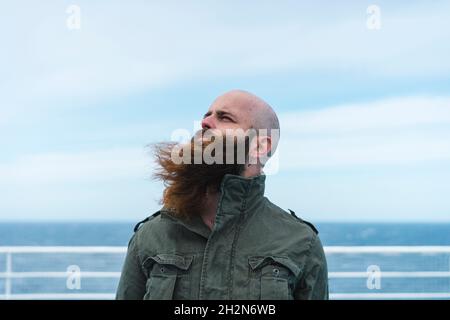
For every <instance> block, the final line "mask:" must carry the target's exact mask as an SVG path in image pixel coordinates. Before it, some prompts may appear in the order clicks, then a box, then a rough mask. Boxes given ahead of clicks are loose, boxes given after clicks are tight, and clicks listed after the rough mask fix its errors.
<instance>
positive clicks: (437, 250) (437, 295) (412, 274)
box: [0, 246, 450, 299]
mask: <svg viewBox="0 0 450 320" xmlns="http://www.w3.org/2000/svg"><path fill="white" fill-rule="evenodd" d="M324 250H325V253H326V255H327V257H330V256H331V255H335V254H385V255H390V254H391V255H392V254H393V255H396V254H450V246H328V247H324ZM126 251H127V248H126V247H37V246H28V247H0V255H1V254H3V255H5V271H4V272H0V280H2V279H4V281H5V282H4V293H3V294H0V299H113V298H114V296H115V293H114V292H105V293H26V294H13V293H12V279H18V278H67V277H68V276H69V273H68V272H60V271H31V272H30V271H14V270H13V256H14V254H19V253H23V254H32V253H36V254H39V253H41V254H42V253H76V254H94V253H101V254H105V253H106V254H125V253H126ZM1 269H2V268H0V270H1ZM79 276H80V277H82V278H120V272H106V271H80V273H79ZM328 276H329V278H330V279H335V278H349V279H350V278H367V277H368V273H367V272H360V271H343V272H329V273H328ZM380 276H382V277H383V278H445V279H450V270H449V271H383V272H380ZM330 299H450V288H449V292H444V293H442V292H406V293H405V292H401V293H400V292H399V293H396V292H394V293H364V292H355V293H330Z"/></svg>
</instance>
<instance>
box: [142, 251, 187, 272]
mask: <svg viewBox="0 0 450 320" xmlns="http://www.w3.org/2000/svg"><path fill="white" fill-rule="evenodd" d="M193 258H194V257H193V256H189V255H188V256H182V255H178V254H170V253H160V254H157V255H155V256H152V257H149V258H147V259H146V260H145V262H144V266H146V267H148V266H149V264H153V263H155V262H156V263H158V264H162V265H171V266H175V267H177V268H179V269H181V270H188V269H189V267H190V266H191V263H192V260H193Z"/></svg>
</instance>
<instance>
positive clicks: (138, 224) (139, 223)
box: [134, 211, 161, 232]
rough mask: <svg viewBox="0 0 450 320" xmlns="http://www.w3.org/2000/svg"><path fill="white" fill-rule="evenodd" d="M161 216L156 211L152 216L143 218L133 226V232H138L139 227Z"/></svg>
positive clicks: (159, 212)
mask: <svg viewBox="0 0 450 320" xmlns="http://www.w3.org/2000/svg"><path fill="white" fill-rule="evenodd" d="M160 214H161V211H156V212H155V213H154V214H152V215H151V216H148V217H147V218H145V219H144V220H142V221H139V222H138V223H137V224H136V225H135V226H134V232H136V231H138V229H139V227H140V226H141V224H143V223H146V222H147V221H150V220H152V219H154V218H156V217H157V216H159V215H160Z"/></svg>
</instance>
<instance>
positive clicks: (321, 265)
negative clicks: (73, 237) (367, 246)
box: [116, 174, 328, 300]
mask: <svg viewBox="0 0 450 320" xmlns="http://www.w3.org/2000/svg"><path fill="white" fill-rule="evenodd" d="M264 184H265V176H264V175H259V176H256V177H251V178H245V177H241V176H237V175H230V174H227V175H225V176H224V178H223V180H222V182H221V185H220V197H219V202H218V207H217V212H216V218H215V223H214V227H213V230H210V229H209V228H208V227H207V226H206V224H204V222H203V220H202V219H201V217H200V216H194V217H193V218H192V219H190V220H186V219H180V218H176V217H174V216H173V215H171V212H170V211H168V210H166V209H165V208H162V209H161V210H160V211H158V212H157V213H156V214H154V215H153V216H151V217H149V218H147V219H146V220H144V221H143V222H144V223H141V225H140V227H139V228H138V226H139V225H138V226H136V229H135V233H134V235H133V236H132V238H131V240H130V242H129V244H128V252H127V256H126V259H125V263H124V266H123V269H122V275H121V278H120V282H119V287H118V289H117V295H116V298H117V299H151V300H158V299H190V300H197V299H200V300H205V299H216V300H230V299H281V300H290V299H328V277H327V263H326V260H325V255H324V252H323V248H322V244H321V242H320V239H319V237H318V235H317V233H316V230H315V228H314V226H312V225H311V224H310V223H307V222H305V221H303V220H301V219H300V218H297V217H296V216H295V214H294V213H293V212H291V213H288V212H286V211H284V210H283V209H281V208H279V207H278V206H276V205H274V204H273V203H271V202H270V201H269V199H268V198H267V197H265V196H264Z"/></svg>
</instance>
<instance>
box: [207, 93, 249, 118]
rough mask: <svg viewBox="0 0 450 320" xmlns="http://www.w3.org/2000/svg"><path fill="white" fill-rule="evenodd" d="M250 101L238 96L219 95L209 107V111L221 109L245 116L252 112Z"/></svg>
mask: <svg viewBox="0 0 450 320" xmlns="http://www.w3.org/2000/svg"><path fill="white" fill-rule="evenodd" d="M252 109H253V106H252V101H249V100H248V99H242V98H240V97H227V96H225V97H219V98H217V99H216V100H215V101H214V102H213V103H212V104H211V106H210V107H209V109H208V111H209V112H214V111H215V112H217V111H223V112H228V113H230V114H233V115H237V116H239V115H241V116H245V115H248V114H250V113H251V112H252Z"/></svg>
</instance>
